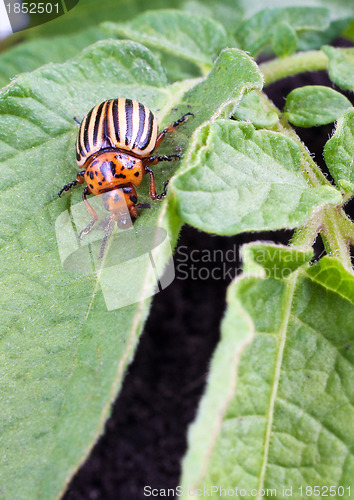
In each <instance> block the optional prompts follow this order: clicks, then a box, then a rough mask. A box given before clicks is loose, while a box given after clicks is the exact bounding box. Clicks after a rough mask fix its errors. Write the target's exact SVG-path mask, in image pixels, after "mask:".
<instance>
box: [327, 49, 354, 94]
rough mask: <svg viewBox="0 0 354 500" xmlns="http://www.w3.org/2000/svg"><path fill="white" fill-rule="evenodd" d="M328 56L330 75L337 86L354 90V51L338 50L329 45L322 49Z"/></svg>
mask: <svg viewBox="0 0 354 500" xmlns="http://www.w3.org/2000/svg"><path fill="white" fill-rule="evenodd" d="M322 50H323V52H324V53H325V54H326V56H328V59H329V62H328V73H329V76H330V78H331V80H332V82H334V83H335V84H336V85H338V86H339V87H341V88H342V89H347V90H354V79H353V74H354V49H336V48H334V47H329V46H328V45H326V46H324V47H322Z"/></svg>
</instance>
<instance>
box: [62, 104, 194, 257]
mask: <svg viewBox="0 0 354 500" xmlns="http://www.w3.org/2000/svg"><path fill="white" fill-rule="evenodd" d="M188 115H191V116H193V113H186V114H185V115H183V116H182V117H181V118H180V119H179V120H177V121H176V122H174V123H172V124H171V125H170V126H169V127H167V128H165V129H164V130H163V131H162V132H160V133H158V125H157V120H156V118H155V116H154V115H153V113H152V112H151V111H150V110H149V109H148V108H147V107H146V106H144V105H143V104H141V103H140V102H138V101H134V100H132V99H125V98H122V97H120V98H118V99H109V100H108V101H103V102H101V103H100V104H97V105H96V106H94V107H93V108H92V109H91V111H89V112H88V113H87V115H86V116H85V117H84V118H83V120H82V122H81V123H80V122H78V123H79V124H80V127H79V132H78V135H77V140H76V160H77V164H78V166H79V167H80V168H83V170H81V171H80V172H79V173H78V174H77V176H76V179H75V180H74V181H73V182H70V183H69V184H66V185H65V186H64V187H63V188H62V189H61V190H60V191H59V193H58V195H59V196H60V195H61V194H62V193H63V192H64V191H69V189H70V188H72V187H74V186H76V185H77V184H83V183H84V182H86V184H87V185H86V187H85V189H84V191H83V195H82V197H83V201H84V203H85V205H86V207H87V209H88V211H89V212H90V215H91V221H90V222H89V224H88V225H87V226H86V227H85V228H84V229H83V230H82V231H81V233H80V234H79V238H81V237H82V236H83V235H84V234H87V233H88V232H89V231H90V230H91V229H92V228H93V226H94V224H95V223H96V222H97V220H98V215H97V213H96V211H95V210H94V209H93V208H92V206H91V205H90V204H89V202H88V201H87V195H88V194H93V195H103V196H102V201H103V204H104V207H105V209H106V210H107V211H109V212H111V215H110V217H109V219H108V223H107V225H106V228H105V237H104V240H103V242H102V245H101V251H100V257H102V256H103V251H104V246H105V243H106V240H107V237H108V235H109V234H110V233H111V230H112V224H113V221H116V222H117V224H118V226H119V227H124V226H125V225H127V222H128V220H127V215H130V217H131V219H132V220H133V221H134V220H135V219H136V218H137V217H138V216H139V211H138V209H139V208H140V209H141V208H147V207H150V205H148V204H143V203H139V204H138V203H137V201H138V197H137V193H136V190H135V187H136V186H139V185H140V184H141V182H142V179H143V176H144V175H145V174H149V176H150V188H149V194H150V198H151V199H152V200H161V199H162V198H163V197H164V196H166V186H167V184H168V181H166V182H165V184H164V190H163V192H162V193H161V194H157V193H156V188H155V179H154V173H153V171H152V170H151V168H150V165H156V164H157V163H158V162H160V161H172V160H175V159H178V158H179V157H180V155H178V154H173V155H169V156H159V155H155V156H154V155H152V153H153V152H154V151H155V149H157V148H158V147H159V145H160V144H161V142H162V141H163V139H164V137H165V135H166V134H167V133H169V132H173V131H174V130H175V129H176V128H177V127H178V125H180V124H181V123H183V122H185V121H186V119H187V117H188ZM127 209H128V211H129V214H127Z"/></svg>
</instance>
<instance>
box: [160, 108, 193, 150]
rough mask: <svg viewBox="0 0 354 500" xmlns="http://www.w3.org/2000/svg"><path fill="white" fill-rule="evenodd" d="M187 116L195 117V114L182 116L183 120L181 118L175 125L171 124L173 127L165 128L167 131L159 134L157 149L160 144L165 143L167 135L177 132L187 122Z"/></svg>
mask: <svg viewBox="0 0 354 500" xmlns="http://www.w3.org/2000/svg"><path fill="white" fill-rule="evenodd" d="M187 116H194V114H193V113H186V114H185V115H183V116H181V118H179V120H176V121H175V122H174V123H171V125H169V126H168V127H167V128H165V130H163V131H162V132H161V134H159V135H158V136H157V140H156V145H155V149H156V148H158V147H159V146H160V144H161V142H162V141H163V139H164V137H165V135H166V134H169V133H170V132H173V131H174V130H176V128H177V127H178V126H179V125H181V123H184V122H185V121H186V120H187Z"/></svg>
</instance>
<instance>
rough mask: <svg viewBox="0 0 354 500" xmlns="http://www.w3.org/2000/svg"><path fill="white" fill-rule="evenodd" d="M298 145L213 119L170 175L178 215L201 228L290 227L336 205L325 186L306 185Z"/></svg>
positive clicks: (219, 230)
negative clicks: (182, 163) (320, 208)
mask: <svg viewBox="0 0 354 500" xmlns="http://www.w3.org/2000/svg"><path fill="white" fill-rule="evenodd" d="M300 162H301V157H300V149H299V147H298V146H297V145H296V144H295V143H294V142H293V141H292V140H291V139H288V138H287V137H285V136H284V135H282V134H279V133H277V132H271V131H268V130H260V131H255V129H254V128H253V126H252V124H249V123H236V122H232V121H226V120H225V121H221V120H218V121H217V122H215V123H212V124H210V125H209V124H207V125H205V126H204V127H202V128H201V129H200V130H199V131H198V133H197V134H196V135H195V137H194V139H193V142H192V145H191V152H190V154H187V155H186V158H185V167H184V169H183V170H181V172H180V173H179V174H178V175H177V176H176V177H175V178H174V180H173V181H172V185H171V190H173V192H174V193H175V194H176V195H177V201H178V213H179V215H180V217H181V218H182V219H183V220H185V221H186V222H188V223H189V224H191V225H193V226H195V227H197V228H199V229H202V230H203V231H208V232H213V233H217V234H224V235H231V234H236V233H240V232H243V231H264V230H267V229H280V228H292V227H296V226H298V225H301V224H302V223H303V222H304V221H305V220H306V219H307V217H308V216H309V215H310V213H311V212H312V210H313V209H314V208H315V207H317V206H319V205H321V204H324V203H334V204H337V203H340V201H341V195H340V193H339V192H338V191H337V190H335V189H334V188H332V187H331V186H321V187H318V188H310V187H309V186H308V184H307V183H306V180H305V178H304V177H303V176H302V173H301V171H300Z"/></svg>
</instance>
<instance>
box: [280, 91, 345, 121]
mask: <svg viewBox="0 0 354 500" xmlns="http://www.w3.org/2000/svg"><path fill="white" fill-rule="evenodd" d="M351 107H352V104H351V102H350V101H349V99H347V98H346V97H345V96H344V95H343V94H341V93H340V92H337V91H336V90H333V89H331V88H330V87H324V86H321V85H306V86H305V87H299V88H297V89H294V90H292V91H291V92H290V94H288V96H287V98H286V102H285V106H284V115H285V116H286V117H287V119H288V120H289V122H291V123H293V124H294V125H295V126H296V127H314V126H316V125H326V124H327V123H332V122H334V121H336V120H337V119H338V118H339V117H340V116H341V115H342V114H343V113H344V112H345V111H346V110H347V109H349V108H351Z"/></svg>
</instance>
